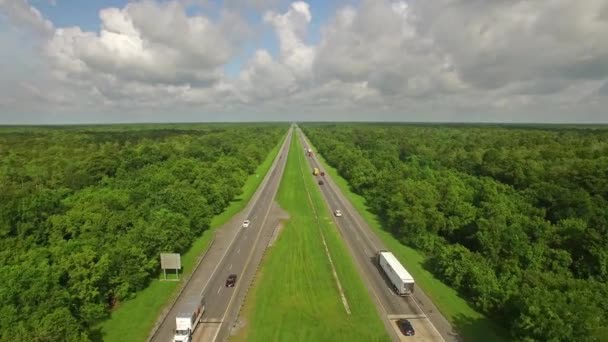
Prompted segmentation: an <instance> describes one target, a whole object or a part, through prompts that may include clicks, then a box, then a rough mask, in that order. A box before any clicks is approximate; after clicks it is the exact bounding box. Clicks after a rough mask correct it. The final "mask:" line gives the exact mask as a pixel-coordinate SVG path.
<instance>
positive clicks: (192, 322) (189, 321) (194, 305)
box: [173, 298, 205, 342]
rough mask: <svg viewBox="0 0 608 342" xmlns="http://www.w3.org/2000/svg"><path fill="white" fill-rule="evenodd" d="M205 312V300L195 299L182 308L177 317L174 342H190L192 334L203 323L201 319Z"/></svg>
mask: <svg viewBox="0 0 608 342" xmlns="http://www.w3.org/2000/svg"><path fill="white" fill-rule="evenodd" d="M204 312H205V303H204V299H203V298H200V299H194V300H191V301H189V302H187V303H186V304H184V306H183V307H182V308H181V310H180V311H179V313H178V314H177V316H175V335H173V342H190V341H191V340H192V333H193V332H194V329H196V327H197V326H198V324H199V323H200V321H201V317H202V316H203V313H204Z"/></svg>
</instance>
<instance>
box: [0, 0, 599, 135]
mask: <svg viewBox="0 0 608 342" xmlns="http://www.w3.org/2000/svg"><path fill="white" fill-rule="evenodd" d="M142 1H146V2H147V3H145V4H143V3H141V2H140V1H133V2H128V1H126V0H106V1H99V0H2V1H0V69H1V70H2V72H3V74H2V76H3V77H1V78H0V124H2V123H20V122H28V123H41V122H79V123H85V122H109V121H116V120H119V121H123V122H132V121H172V120H178V121H201V120H202V121H205V120H212V121H214V120H227V121H231V120H241V119H244V118H247V120H252V121H257V120H273V119H286V118H289V119H290V120H298V119H307V120H328V119H329V120H331V119H336V120H343V119H347V120H367V119H374V120H380V121H382V120H390V121H458V122H463V121H485V122H496V121H498V122H504V121H515V122H529V121H532V122H608V115H606V114H605V113H606V108H608V92H607V91H606V89H608V43H607V42H608V16H601V15H598V13H607V12H606V10H608V6H606V3H607V2H608V0H585V1H565V0H564V1H527V0H512V1H453V0H336V1H329V0H327V1H325V0H310V1H306V0H295V1H294V0H221V1H220V0H218V1H213V0H142ZM169 1H172V2H181V3H189V4H192V3H198V4H203V5H199V6H195V5H190V6H189V7H187V8H185V15H186V16H190V17H195V16H197V17H204V18H207V19H208V20H209V22H210V23H209V24H208V25H199V24H198V23H199V21H198V20H189V21H184V22H182V24H179V25H174V24H169V25H174V27H173V26H160V25H161V24H162V25H167V23H172V22H174V21H173V20H174V19H175V18H180V17H182V16H183V14H184V9H183V8H181V7H179V6H168V7H167V6H164V3H166V2H169ZM130 3H132V4H131V5H129V9H128V10H127V11H124V12H117V11H108V12H106V16H104V25H106V26H107V27H109V28H110V29H111V32H106V33H104V34H103V35H99V33H100V26H101V19H100V17H99V12H100V10H102V9H107V8H110V7H113V8H118V9H123V8H125V6H127V5H128V4H130ZM253 4H255V5H253ZM346 5H351V6H352V7H351V9H350V10H349V11H347V12H340V11H339V9H341V8H343V7H344V6H346ZM269 11H270V12H272V13H271V14H270V15H269V16H268V18H269V19H268V22H266V21H265V20H264V19H263V18H264V16H265V14H267V13H269ZM226 12H231V15H230V16H228V17H225V16H224V13H226ZM235 12H236V14H237V15H236V16H234V14H235ZM40 13H41V14H42V18H41V16H40ZM564 14H568V15H569V16H570V18H569V20H560V21H555V19H554V18H556V17H563V16H564ZM309 18H310V19H309ZM334 18H338V19H337V20H334ZM309 20H310V22H309ZM243 22H244V23H243ZM581 23H585V24H584V25H581ZM160 27H165V28H164V29H161V30H159V28H160ZM60 29H61V30H60ZM303 29H304V30H306V36H302V30H303ZM83 32H84V33H83ZM279 36H280V37H282V38H281V40H279V39H278V37H279ZM530 47H534V48H530ZM256 51H259V53H256ZM264 51H267V52H268V53H265V52H264ZM488 57H490V58H488ZM583 57H584V58H583ZM167 113H181V114H179V115H177V114H175V115H173V114H172V115H170V116H168V115H167ZM117 118H118V119H117Z"/></svg>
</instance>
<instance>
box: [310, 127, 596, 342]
mask: <svg viewBox="0 0 608 342" xmlns="http://www.w3.org/2000/svg"><path fill="white" fill-rule="evenodd" d="M303 129H304V131H305V133H306V134H307V135H308V136H309V138H310V139H311V140H312V143H313V144H314V145H315V146H316V147H317V148H318V149H319V152H320V153H321V154H323V156H324V157H325V158H326V159H327V160H328V161H329V163H331V164H332V165H333V166H335V167H336V168H337V169H338V171H339V172H340V174H341V175H342V176H344V177H345V178H346V179H347V180H348V181H349V182H350V185H351V186H352V188H353V190H354V191H355V192H357V193H359V194H361V195H363V196H364V197H365V198H366V200H367V202H368V204H369V205H370V207H371V208H372V210H373V211H375V212H376V213H377V214H378V215H379V217H380V218H381V219H382V221H383V222H384V225H385V227H386V228H387V229H389V230H390V231H391V232H392V234H393V235H394V236H395V237H396V238H398V239H399V240H400V241H402V242H403V243H405V244H408V245H410V246H413V247H415V248H417V249H419V250H422V251H423V252H425V253H426V254H427V255H428V265H429V268H430V270H431V271H432V272H434V273H435V274H436V276H437V277H439V278H440V279H442V280H443V281H445V282H446V283H447V284H449V285H451V286H452V287H454V288H455V289H457V290H458V291H460V293H462V294H463V295H464V296H466V298H469V299H470V301H471V303H472V304H474V305H475V306H476V307H477V308H478V309H479V310H481V311H483V312H485V313H487V314H488V315H490V316H492V317H495V318H496V319H497V321H499V322H501V323H502V324H504V325H505V326H506V327H507V328H508V329H509V330H510V332H511V334H512V337H513V339H515V340H520V341H603V340H606V337H607V336H608V329H606V327H607V326H608V301H607V300H606V298H608V285H607V284H608V130H604V129H554V128H521V127H520V128H508V127H479V126H476V127H438V126H405V125H396V126H395V125H393V126H388V125H349V126H336V125H323V126H319V125H303Z"/></svg>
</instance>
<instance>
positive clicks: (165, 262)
mask: <svg viewBox="0 0 608 342" xmlns="http://www.w3.org/2000/svg"><path fill="white" fill-rule="evenodd" d="M160 267H161V268H162V269H163V274H164V276H165V280H167V269H169V270H175V275H176V276H177V279H176V281H179V270H180V269H181V268H182V260H181V256H180V255H179V253H160Z"/></svg>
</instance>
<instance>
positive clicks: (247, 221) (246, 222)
mask: <svg viewBox="0 0 608 342" xmlns="http://www.w3.org/2000/svg"><path fill="white" fill-rule="evenodd" d="M250 223H251V221H249V220H245V221H243V228H247V227H249V224H250Z"/></svg>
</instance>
